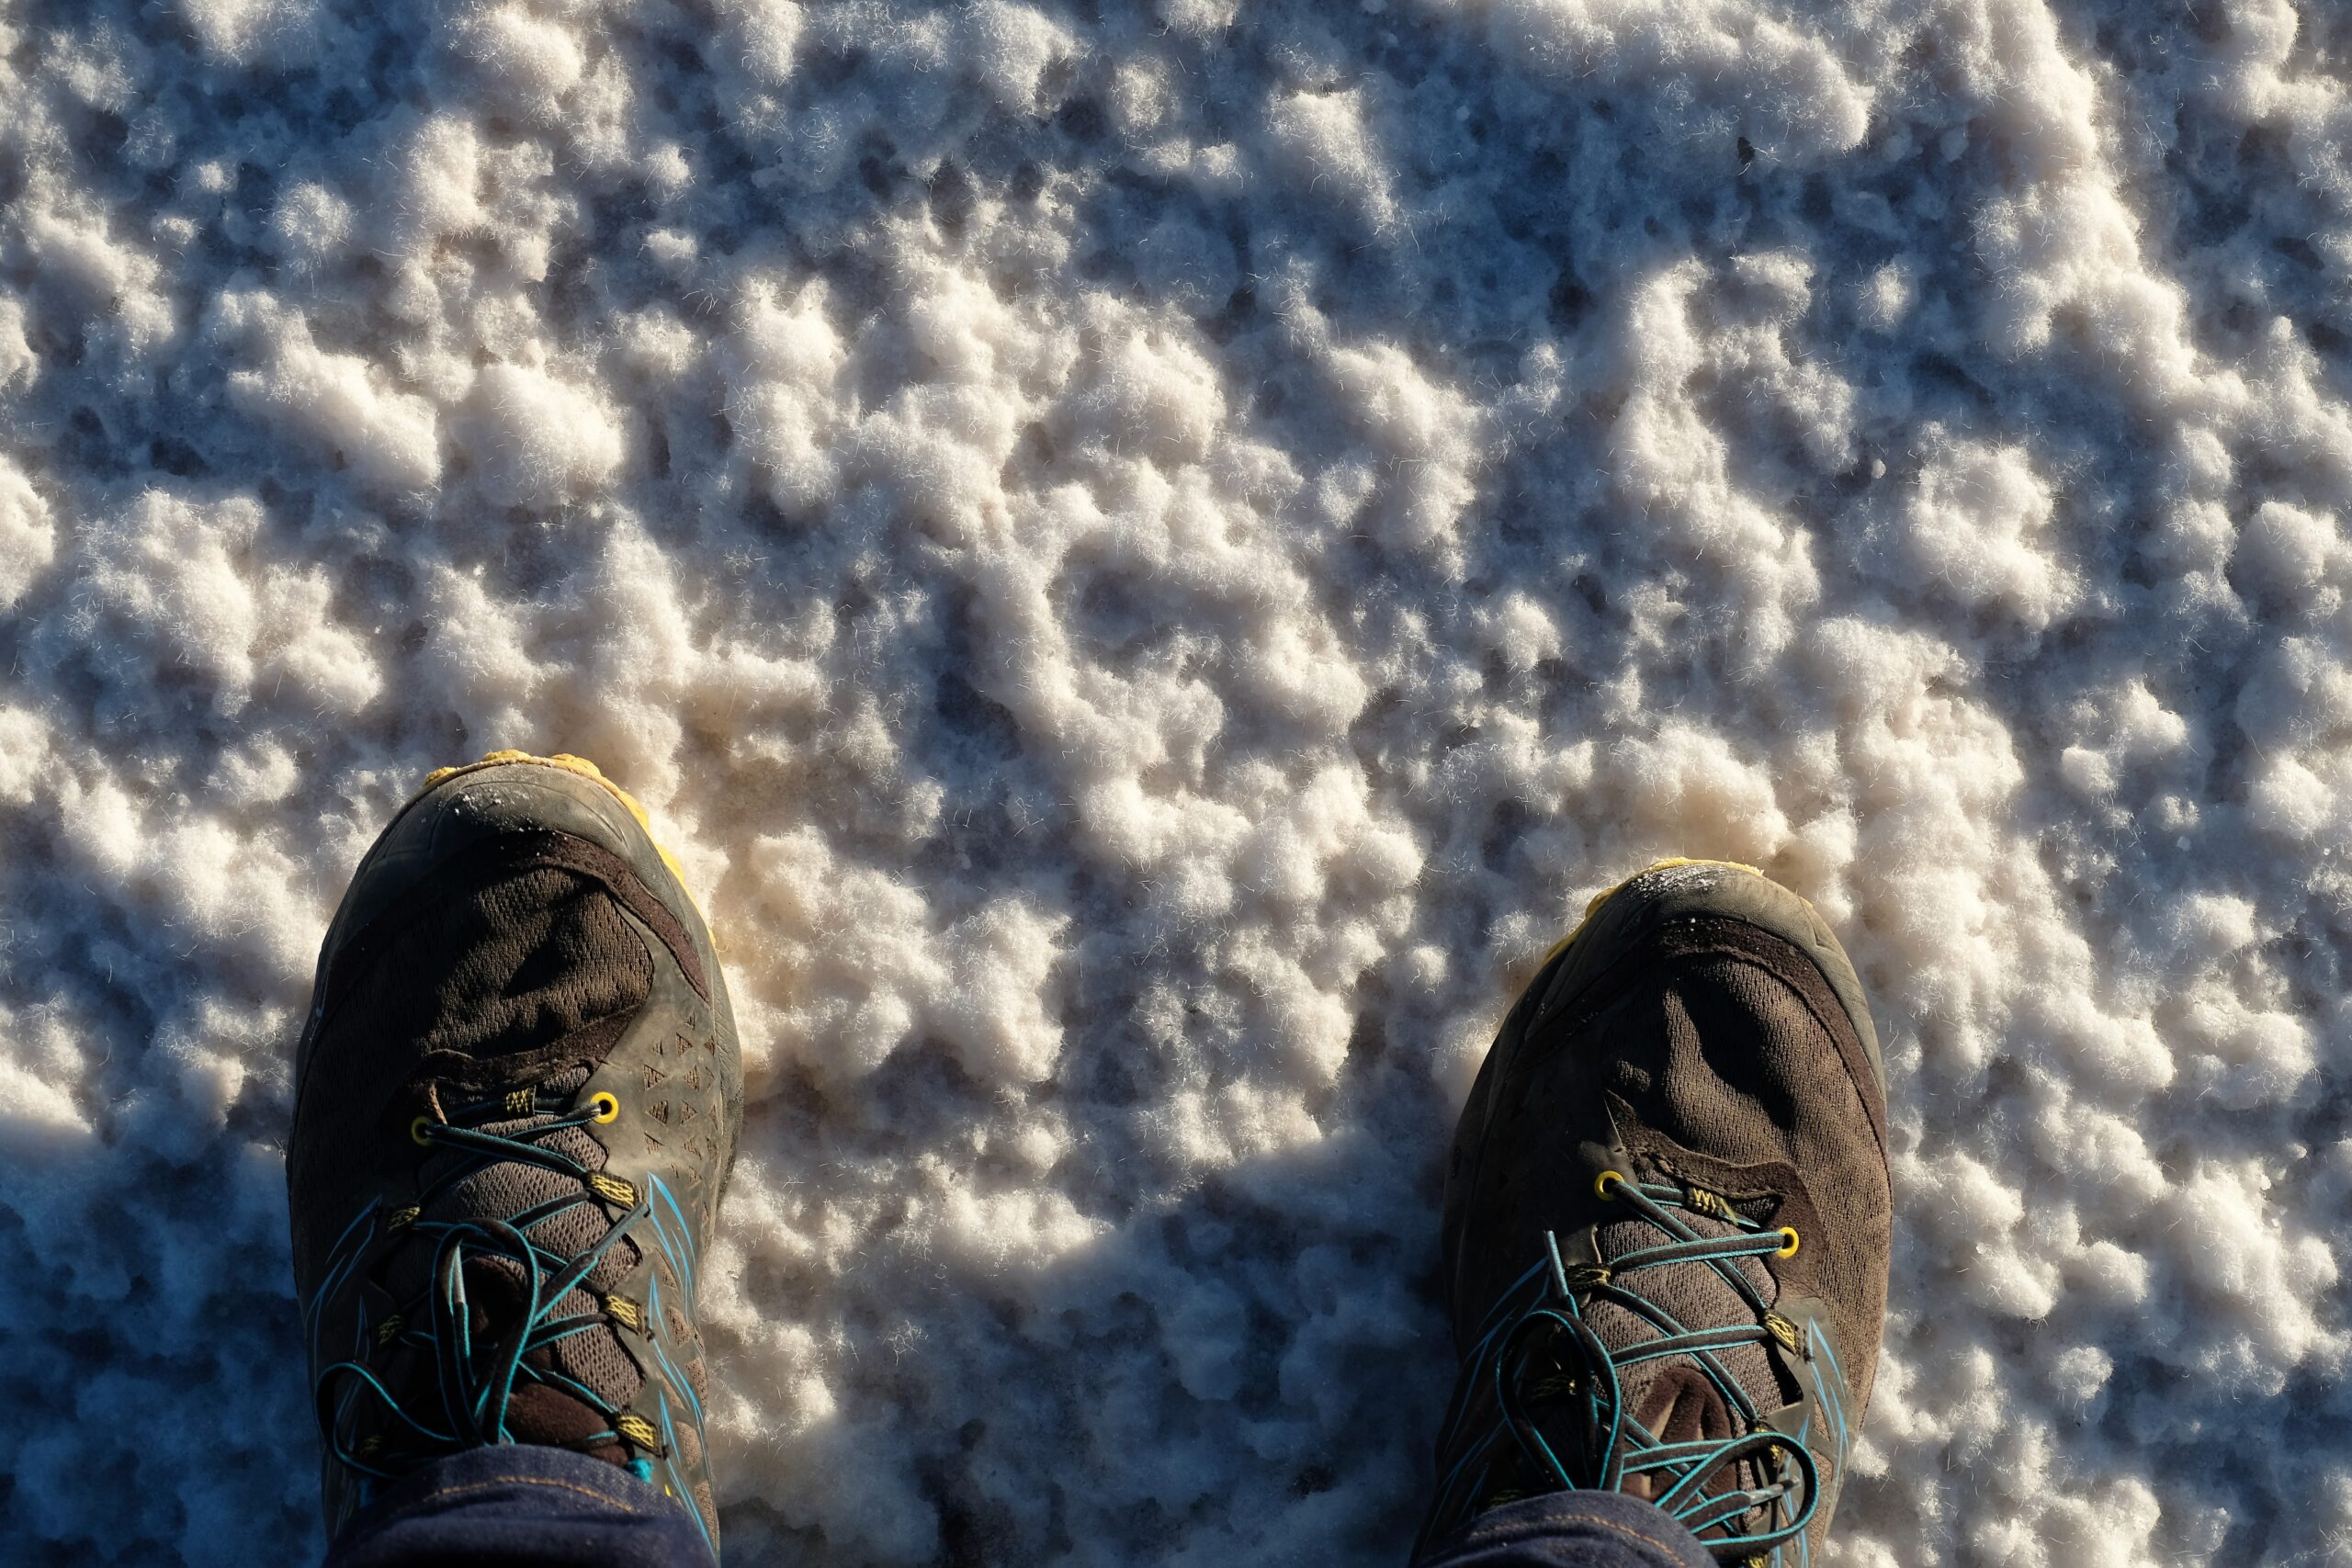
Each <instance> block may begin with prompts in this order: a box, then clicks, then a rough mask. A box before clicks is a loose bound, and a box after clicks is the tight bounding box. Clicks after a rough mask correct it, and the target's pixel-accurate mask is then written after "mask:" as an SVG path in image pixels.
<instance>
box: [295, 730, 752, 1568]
mask: <svg viewBox="0 0 2352 1568" xmlns="http://www.w3.org/2000/svg"><path fill="white" fill-rule="evenodd" d="M294 1074H295V1103H294V1125H293V1131H292V1133H291V1134H290V1136H289V1138H288V1143H287V1157H286V1177H287V1187H288V1196H289V1197H290V1199H291V1203H292V1209H293V1224H294V1238H293V1239H294V1279H295V1287H296V1290H297V1292H298V1293H299V1298H300V1304H301V1308H302V1322H303V1330H304V1334H305V1336H306V1339H307V1343H308V1348H309V1353H310V1370H311V1385H312V1391H313V1393H314V1395H315V1397H316V1400H317V1404H318V1412H319V1427H320V1432H321V1435H322V1438H323V1440H324V1444H325V1449H326V1456H325V1463H324V1467H323V1468H324V1494H325V1507H326V1519H327V1529H328V1533H329V1535H330V1537H333V1536H334V1535H337V1534H340V1533H341V1531H342V1529H343V1527H344V1526H345V1523H347V1522H348V1520H349V1519H350V1517H351V1516H352V1515H353V1513H354V1512H355V1511H356V1509H358V1508H359V1507H360V1506H363V1505H364V1504H365V1503H366V1502H367V1501H368V1499H369V1497H370V1496H371V1495H374V1494H375V1493H376V1492H377V1491H378V1490H379V1489H380V1488H381V1487H383V1486H384V1485H385V1484H386V1483H390V1482H393V1481H396V1480H398V1479H399V1478H401V1476H404V1475H406V1474H409V1473H411V1472H413V1471H415V1470H416V1469H417V1468H418V1467H419V1466H421V1465H423V1464H424V1463H426V1462H427V1461H431V1460H434V1459H436V1458H440V1457H442V1456H445V1455H448V1454H453V1453H458V1452H461V1451H464V1450H469V1449H476V1448H480V1447H482V1446H484V1445H487V1444H492V1443H540V1444H550V1445H554V1446H557V1447H560V1448H567V1449H571V1450H576V1451H578V1452H581V1453H584V1454H589V1455H593V1456H594V1457H595V1458H598V1459H602V1460H606V1461H610V1462H612V1463H614V1464H616V1465H619V1466H621V1467H622V1468H624V1469H626V1470H628V1471H630V1472H633V1473H634V1474H636V1475H637V1476H638V1477H639V1478H640V1479H642V1480H645V1481H649V1482H650V1483H653V1484H655V1485H657V1486H660V1487H662V1488H663V1489H664V1490H666V1491H667V1492H668V1493H669V1494H670V1495H673V1496H675V1497H677V1498H679V1499H681V1500H682V1501H683V1502H684V1504H685V1505H686V1506H687V1507H688V1509H689V1510H690V1511H691V1512H692V1513H693V1514H694V1515H695V1517H696V1518H697V1519H698V1520H699V1522H700V1523H701V1526H702V1529H703V1532H704V1534H705V1535H706V1536H707V1538H708V1540H709V1542H710V1545H711V1551H712V1553H713V1555H714V1556H715V1555H716V1554H717V1551H718V1515H717V1512H716V1511H715V1509H714V1508H713V1506H712V1502H711V1488H710V1466H709V1460H708V1456H707V1453H706V1451H705V1449H704V1443H703V1405H704V1402H705V1400H706V1399H707V1397H708V1392H709V1375H708V1373H707V1371H706V1370H705V1365H704V1359H703V1348H702V1337H701V1335H700V1333H699V1331H698V1330H697V1328H696V1327H695V1269H696V1266H697V1264H698V1261H699V1259H700V1258H701V1256H702V1252H703V1246H704V1243H705V1241H706V1240H707V1237H708V1236H709V1235H710V1229H711V1225H712V1223H713V1222H714V1220H715V1219H716V1218H717V1215H718V1199H719V1194H720V1191H721V1190H722V1189H723V1188H724V1186H725V1185H726V1180H727V1173H728V1168H729V1164H730V1163H731V1162H732V1160H733V1157H734V1153H735V1140H736V1132H737V1129H738V1128H739V1127H740V1126H741V1122H742V1112H743V1077H742V1068H741V1062H740V1059H739V1057H738V1055H737V1051H736V1043H735V1022H734V1018H733V1015H732V1014H731V1012H730V1011H729V1008H728V1003H727V987H726V982H725V980H724V979H723V978H722V977H721V976H720V974H719V968H718V957H717V955H716V954H715V953H713V951H712V949H711V943H710V933H709V931H707V929H706V928H705V926H704V924H703V921H702V918H701V916H700V915H699V914H697V913H696V912H695V906H694V903H693V901H692V900H691V899H690V898H688V897H687V896H686V892H685V889H684V886H681V885H680V882H679V878H678V873H677V867H676V864H675V863H674V862H672V861H671V860H670V859H669V858H668V856H667V855H665V854H664V853H663V852H662V851H661V850H660V849H659V848H657V847H656V846H655V844H654V842H653V840H652V839H651V838H650V837H649V836H648V834H647V831H646V826H645V814H644V812H643V810H642V809H641V808H640V807H639V806H638V804H637V803H636V802H635V801H634V800H632V799H630V798H629V796H628V795H626V794H625V793H623V792H622V791H621V790H620V789H619V788H618V787H617V786H616V785H615V784H611V783H609V782H608V781H606V780H605V777H604V775H603V774H602V773H598V772H597V771H596V769H595V767H594V765H593V764H591V763H588V762H584V761H581V760H579V759H578V758H573V757H560V756H559V757H548V758H537V757H527V756H525V755H524V754H523V753H521V752H516V751H500V752H493V753H492V755H490V756H489V757H487V758H485V759H483V760H482V761H481V762H478V763H475V764H473V765H471V766H469V767H464V768H450V769H444V770H443V771H442V772H440V773H435V774H434V775H432V777H430V778H428V779H427V780H426V781H425V787H424V792H423V793H422V794H420V795H418V796H417V797H416V798H415V799H413V800H412V801H411V802H409V804H408V806H407V807H405V808H403V809H402V810H401V813H400V814H399V815H398V816H397V817H395V818H393V819H392V823H391V826H390V827H389V828H387V829H384V832H383V836H382V837H380V838H379V839H378V840H376V843H375V847H374V848H372V849H371V850H369V851H368V856H367V858H366V859H365V860H363V861H362V862H361V863H360V864H359V870H358V871H357V873H356V874H354V876H353V877H352V880H351V886H350V889H349V891H347V892H346V893H345V895H344V899H343V906H342V908H340V909H338V910H337V911H336V913H335V917H334V923H333V924H332V925H331V926H329V927H328V929H327V936H326V942H325V944H324V946H323V947H322V950H321V952H320V954H319V971H318V982H317V987H316V989H315V990H314V991H313V993H312V996H311V1013H310V1020H309V1022H308V1023H307V1024H306V1025H305V1026H304V1028H303V1031H302V1039H301V1043H300V1046H299V1047H298V1049H297V1054H296V1056H295V1066H294Z"/></svg>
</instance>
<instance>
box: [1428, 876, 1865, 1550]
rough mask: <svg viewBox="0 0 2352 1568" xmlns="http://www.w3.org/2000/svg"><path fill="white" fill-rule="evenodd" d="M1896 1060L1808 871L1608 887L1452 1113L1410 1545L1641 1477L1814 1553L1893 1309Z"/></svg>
mask: <svg viewBox="0 0 2352 1568" xmlns="http://www.w3.org/2000/svg"><path fill="white" fill-rule="evenodd" d="M1885 1081H1886V1079H1885V1068H1884V1066H1883V1063H1882V1062H1881V1059H1880V1055H1879V1047H1878V1037H1877V1033H1876V1032H1875V1031H1874V1030H1873V1029H1872V1028H1871V1019H1870V1013H1869V1011H1868V1010H1867V1009H1866V1008H1865V1007H1864V1005H1863V1002H1862V993H1861V985H1860V981H1859V980H1858V979H1857V978H1856V977H1855V975H1854V967H1853V965H1852V964H1850V963H1849V962H1848V960H1847V957H1846V954H1845V953H1844V951H1843V950H1842V949H1840V948H1839V947H1838V941H1837V938H1835V937H1833V936H1832V935H1830V933H1829V929H1828V927H1826V925H1824V924H1823V923H1822V920H1821V917H1820V916H1819V915H1817V914H1815V912H1814V908H1813V906H1812V905H1810V904H1808V903H1806V902H1805V901H1804V899H1802V898H1800V897H1797V896H1796V895H1795V894H1793V893H1791V892H1789V891H1788V890H1787V889H1785V888H1783V887H1781V886H1778V885H1776V884H1774V883H1772V882H1770V881H1768V880H1767V879H1766V878H1765V877H1763V876H1762V875H1760V874H1758V873H1756V872H1754V871H1752V870H1750V869H1749V868H1747V867H1746V866H1734V865H1728V864H1724V863H1713V862H1687V861H1668V862H1662V863H1659V864H1658V865H1657V866H1654V867H1652V868H1651V869H1650V870H1648V871H1646V872H1644V873H1643V874H1640V875H1638V876H1635V877H1634V878H1633V879H1632V880H1630V881H1628V882H1626V883H1624V884H1623V885H1621V886H1618V887H1616V888H1613V889H1611V891H1609V892H1607V893H1604V894H1602V895H1601V896H1600V897H1599V898H1597V899H1595V900H1594V901H1593V904H1592V907H1591V908H1590V909H1589V910H1588V912H1587V914H1586V917H1585V920H1584V923H1583V924H1582V925H1581V926H1580V927H1579V928H1578V929H1577V931H1575V932H1574V933H1573V934H1572V935H1571V936H1570V937H1569V938H1568V939H1567V940H1566V941H1565V942H1562V943H1561V944H1560V946H1559V948H1558V949H1556V950H1555V952H1554V953H1553V954H1552V956H1551V957H1550V958H1549V959H1548V960H1547V961H1546V962H1545V964H1544V967H1543V969H1542V971H1541V972H1540V973H1538V974H1537V976H1535V979H1534V981H1533V982H1532V984H1531V985H1530V986H1529V987H1527V990H1526V992H1525V994H1524V995H1522V996H1521V998H1519V1001H1518V1003H1517V1005H1516V1006H1514V1007H1513V1008H1512V1009H1511V1011H1510V1017H1509V1018H1507V1019H1506V1020H1505V1021H1504V1022H1503V1026H1502V1031H1501V1032H1500V1033H1499V1034H1498V1036H1497V1038H1496V1040H1495V1043H1494V1046H1493V1048H1492V1049H1491V1050H1490V1051H1488V1052H1487V1060H1486V1065H1485V1066H1483V1067H1482V1068H1481V1069H1480V1070H1479V1073H1478V1079H1477V1083H1476V1086H1475V1087H1474V1088H1473V1089H1471V1091H1470V1101H1469V1104H1468V1105H1466V1106H1465V1107H1464V1110H1463V1112H1462V1121H1461V1124H1460V1126H1459V1128H1458V1129H1457V1130H1456V1132H1455V1134H1454V1141H1453V1153H1452V1156H1451V1159H1450V1162H1449V1164H1448V1167H1447V1172H1446V1188H1445V1258H1444V1280H1445V1283H1446V1287H1447V1290H1448V1292H1449V1294H1450V1305H1451V1307H1452V1312H1453V1336H1454V1348H1455V1350H1456V1352H1457V1353H1458V1354H1459V1355H1460V1357H1461V1359H1462V1373H1461V1378H1460V1381H1459V1382H1458V1384H1457V1385H1456V1389H1455V1393H1454V1395H1453V1404H1452V1405H1451V1407H1450V1408H1449V1409H1448V1411H1447V1415H1446V1422H1445V1427H1444V1428H1443V1432H1442V1436H1441V1438H1439V1441H1438V1478H1439V1479H1438V1489H1437V1496H1436V1499H1435V1501H1434V1502H1433V1503H1432V1505H1431V1506H1430V1513H1429V1516H1428V1518H1427V1520H1426V1521H1425V1522H1424V1524H1423V1526H1422V1529H1421V1536H1420V1540H1419V1543H1417V1545H1416V1548H1415V1554H1416V1556H1418V1555H1419V1553H1420V1551H1421V1550H1422V1548H1424V1547H1426V1546H1428V1545H1429V1544H1430V1543H1432V1542H1434V1541H1436V1540H1439V1539H1441V1538H1442V1537H1444V1536H1447V1535H1450V1534H1452V1533H1453V1531H1455V1530H1457V1529H1461V1528H1462V1527H1463V1526H1464V1525H1466V1524H1467V1523H1468V1522H1469V1521H1470V1520H1471V1519H1473V1518H1475V1517H1476V1516H1477V1515H1478V1514H1480V1513H1481V1512H1483V1511H1484V1510H1486V1509H1487V1508H1490V1507H1493V1506H1496V1505H1497V1504H1498V1503H1503V1502H1508V1501H1510V1500H1512V1499H1514V1498H1517V1497H1521V1496H1528V1495H1536V1494H1541V1493H1547V1492H1556V1491H1561V1490H1565V1489H1574V1488H1581V1489H1594V1490H1602V1491H1618V1492H1629V1493H1633V1494H1634V1495H1640V1496H1645V1497H1647V1498H1649V1499H1650V1500H1651V1501H1652V1502H1655V1503H1656V1504H1657V1506H1660V1507H1662V1508H1663V1509H1665V1510H1666V1512H1668V1514H1671V1515H1673V1516H1675V1517H1677V1518H1679V1519H1680V1520H1681V1521H1682V1523H1683V1524H1684V1525H1686V1526H1687V1527H1689V1528H1690V1529H1691V1531H1692V1532H1693V1533H1694V1534H1695V1535H1696V1536H1697V1537H1698V1538H1699V1540H1701V1542H1702V1544H1703V1545H1705V1546H1706V1547H1707V1548H1708V1550H1709V1551H1711V1552H1713V1555H1714V1556H1716V1557H1717V1558H1718V1559H1721V1560H1725V1561H1733V1562H1758V1563H1774V1564H1779V1563H1790V1564H1794V1563H1802V1562H1810V1561H1811V1560H1812V1553H1813V1552H1815V1551H1818V1550H1819V1549H1820V1547H1821V1545H1822V1542H1823V1540H1824V1539H1825V1538H1826V1532H1827V1530H1828V1528H1829V1520H1830V1515H1831V1513H1832V1512H1833V1511H1834V1509H1835V1508H1836V1506H1837V1501H1838V1490H1839V1488H1840V1486H1841V1485H1842V1484H1843V1483H1844V1481H1845V1475H1846V1459H1847V1451H1848V1448H1849V1442H1850V1439H1851V1438H1852V1435H1853V1432H1854V1429H1855V1428H1856V1427H1858V1426H1859V1425H1860V1421H1861V1417H1862V1412H1863V1410H1864V1409H1865V1408H1866V1407H1867V1406H1868V1404H1869V1403H1870V1394H1871V1379H1872V1377H1873V1375H1874V1374H1875V1372H1876V1371H1877V1367H1878V1351H1879V1338H1880V1335H1881V1333H1882V1332H1883V1326H1884V1322H1885V1314H1886V1279H1887V1263H1888V1256H1889V1252H1890V1248H1891V1244H1892V1235H1891V1229H1890V1225H1891V1219H1892V1199H1891V1193H1890V1190H1889V1186H1888V1180H1887V1163H1886V1089H1885Z"/></svg>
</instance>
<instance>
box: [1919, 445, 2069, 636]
mask: <svg viewBox="0 0 2352 1568" xmlns="http://www.w3.org/2000/svg"><path fill="white" fill-rule="evenodd" d="M2055 504H2056V502H2055V498H2054V496H2053V495H2052V492H2051V491H2050V488H2049V486H2048V485H2046V484H2045V483H2043V481H2042V480H2041V477H2040V476H2039V475H2037V474H2036V473H2035V472H2034V468H2033V463H2032V460H2031V458H2030V457H2029V456H2028V455H2027V454H2026V453H2025V452H2024V451H2023V450H2021V449H2019V448H2017V447H2008V448H1998V447H1993V446H1985V445H1982V444H1979V443H1973V442H1968V441H1954V440H1951V439H1948V438H1946V437H1945V436H1944V435H1943V433H1942V432H1940V431H1935V430H1932V429H1931V430H1930V431H1929V432H1928V451H1927V454H1926V458H1925V461H1924V462H1923V464H1922V465H1921V468H1920V470H1919V482H1918V488H1917V490H1916V491H1914V492H1913V494H1912V496H1911V498H1910V500H1909V502H1907V503H1906V505H1905V508H1904V511H1903V514H1902V518H1901V523H1900V529H1901V532H1900V535H1899V537H1900V539H1901V541H1902V547H1903V552H1904V557H1905V561H1906V563H1907V564H1908V565H1909V566H1910V568H1911V569H1912V570H1914V571H1915V572H1917V574H1918V577H1919V580H1920V581H1922V583H1923V585H1924V586H1926V587H1928V589H1929V590H1930V591H1933V592H1942V593H1947V594H1950V595H1951V597H1952V598H1954V599H1956V600H1957V601H1959V602H1960V603H1961V604H1964V605H1970V606H1976V605H1985V606H1988V607H1996V608H1998V609H2000V610H2002V611H2005V612H2007V615H2009V616H2010V617H2011V618H2013V619H2014V620H2015V621H2016V623H2017V624H2018V626H2022V627H2024V628H2025V629H2026V630H2028V631H2040V630H2041V628H2042V627H2044V626H2048V625H2049V624H2050V623H2051V622H2052V620H2054V619H2055V618H2056V617H2057V616H2058V615H2061V614H2063V613H2064V611H2065V610H2066V609H2067V608H2068V607H2069V606H2070V605H2072V604H2074V602H2075V597H2076V596H2077V593H2078V592H2079V590H2078V588H2077V586H2076V581H2075V577H2074V575H2073V573H2072V572H2071V571H2069V570H2068V569H2067V568H2066V566H2065V565H2064V562H2063V561H2062V560H2061V559H2060V558H2058V557H2057V556H2056V555H2055V553H2054V552H2053V551H2052V550H2051V549H2050V548H2049V547H2048V543H2047V536H2048V535H2049V533H2050V532H2051V524H2052V518H2053V516H2054V511H2055Z"/></svg>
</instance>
